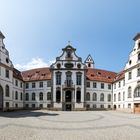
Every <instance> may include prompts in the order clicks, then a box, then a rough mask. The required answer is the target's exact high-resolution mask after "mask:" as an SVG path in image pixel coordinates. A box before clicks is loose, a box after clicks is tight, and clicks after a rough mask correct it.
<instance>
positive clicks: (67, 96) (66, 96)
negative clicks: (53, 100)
mask: <svg viewBox="0 0 140 140" xmlns="http://www.w3.org/2000/svg"><path fill="white" fill-rule="evenodd" d="M71 101H72V92H71V90H67V91H66V95H65V102H66V103H67V102H71Z"/></svg>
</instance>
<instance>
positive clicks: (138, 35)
mask: <svg viewBox="0 0 140 140" xmlns="http://www.w3.org/2000/svg"><path fill="white" fill-rule="evenodd" d="M138 39H140V32H139V33H137V35H136V36H135V37H134V38H133V40H134V41H136V40H138Z"/></svg>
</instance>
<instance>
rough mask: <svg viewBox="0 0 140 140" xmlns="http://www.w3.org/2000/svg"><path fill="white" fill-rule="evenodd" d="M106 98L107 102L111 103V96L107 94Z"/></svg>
mask: <svg viewBox="0 0 140 140" xmlns="http://www.w3.org/2000/svg"><path fill="white" fill-rule="evenodd" d="M107 98H108V102H111V94H108V96H107Z"/></svg>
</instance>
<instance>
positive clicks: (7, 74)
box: [0, 32, 140, 112]
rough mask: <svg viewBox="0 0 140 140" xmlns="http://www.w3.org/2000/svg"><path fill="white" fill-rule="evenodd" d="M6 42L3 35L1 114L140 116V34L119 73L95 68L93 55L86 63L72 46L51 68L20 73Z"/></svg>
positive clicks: (0, 40)
mask: <svg viewBox="0 0 140 140" xmlns="http://www.w3.org/2000/svg"><path fill="white" fill-rule="evenodd" d="M4 38H5V37H4V35H3V34H2V33H1V32H0V110H2V111H6V110H16V109H42V108H44V109H51V110H63V111H75V110H97V109H115V110H123V111H129V112H140V34H137V35H136V36H135V38H134V43H135V46H134V48H133V50H132V52H131V53H130V55H129V58H128V62H127V64H126V66H125V68H124V70H122V71H121V72H119V73H116V72H111V71H107V70H101V69H97V68H95V63H94V60H93V58H92V57H91V55H88V57H87V58H86V60H85V61H84V62H83V61H82V58H81V57H79V56H77V55H76V49H75V48H73V47H72V46H71V45H68V46H66V47H65V48H63V49H62V54H61V55H60V56H59V57H56V61H55V63H53V64H52V65H51V66H50V67H45V68H37V69H32V70H27V71H22V72H20V71H19V70H17V69H15V68H14V66H13V64H12V61H11V60H10V58H9V52H8V50H7V49H6V47H5V45H4V42H3V40H4Z"/></svg>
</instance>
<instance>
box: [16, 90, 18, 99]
mask: <svg viewBox="0 0 140 140" xmlns="http://www.w3.org/2000/svg"><path fill="white" fill-rule="evenodd" d="M15 99H16V100H18V92H17V91H16V92H15Z"/></svg>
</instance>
